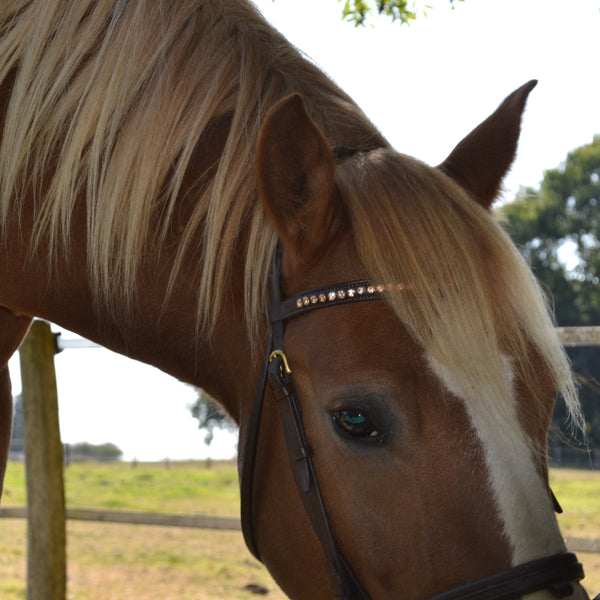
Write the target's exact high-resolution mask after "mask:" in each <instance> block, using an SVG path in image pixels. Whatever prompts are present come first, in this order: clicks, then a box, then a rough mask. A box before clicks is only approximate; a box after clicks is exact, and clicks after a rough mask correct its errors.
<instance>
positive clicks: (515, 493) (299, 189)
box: [252, 82, 586, 599]
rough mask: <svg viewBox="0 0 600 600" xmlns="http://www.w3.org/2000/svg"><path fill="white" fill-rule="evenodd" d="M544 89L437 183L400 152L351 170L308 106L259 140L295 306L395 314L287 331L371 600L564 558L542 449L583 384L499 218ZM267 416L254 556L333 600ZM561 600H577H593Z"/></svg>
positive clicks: (324, 487) (320, 460)
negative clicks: (356, 295) (353, 289)
mask: <svg viewBox="0 0 600 600" xmlns="http://www.w3.org/2000/svg"><path fill="white" fill-rule="evenodd" d="M534 86H535V82H530V83H529V84H527V85H525V86H523V87H522V88H520V89H519V90H517V91H516V92H514V93H513V94H512V95H511V96H509V97H508V98H507V99H506V100H505V101H504V103H503V104H502V105H501V106H500V107H499V108H498V110H497V111H496V112H495V113H494V114H493V115H492V116H491V117H490V118H488V119H487V120H486V121H485V122H484V123H482V124H481V125H480V126H479V127H478V128H477V129H475V130H474V131H473V132H472V133H471V134H469V135H468V136H467V137H466V138H465V139H464V140H463V141H462V142H461V143H460V144H459V145H458V146H457V147H456V148H455V149H454V150H453V152H452V153H451V154H450V156H449V157H448V159H447V160H446V161H445V162H444V163H443V164H442V165H440V166H439V167H437V168H431V167H428V166H426V165H424V164H422V163H420V162H418V161H416V160H414V159H412V158H408V157H406V156H402V155H400V154H397V153H395V152H394V151H392V150H390V149H387V148H372V149H358V150H356V151H354V152H346V153H344V158H343V160H341V161H337V162H336V159H335V152H332V149H331V147H330V144H329V143H328V141H327V139H326V138H325V136H324V135H323V134H322V133H321V131H320V129H319V128H318V127H317V125H316V124H315V123H314V122H313V120H312V119H311V117H310V115H309V113H308V111H307V109H306V106H305V104H304V102H303V101H302V99H301V98H300V97H299V96H298V95H294V96H291V97H288V98H286V99H284V100H283V101H281V102H280V103H279V104H278V105H276V106H275V107H274V108H273V109H272V111H271V112H270V114H269V115H268V117H267V119H266V121H265V123H264V125H263V128H262V132H261V136H260V140H259V146H258V187H259V194H260V197H261V199H262V202H263V205H264V209H265V211H266V213H267V215H268V217H269V219H270V221H271V223H272V226H273V228H274V229H275V231H276V232H277V236H278V239H279V244H280V247H281V291H282V296H283V297H292V298H293V297H296V296H297V295H298V294H300V295H299V296H297V298H298V299H297V302H298V303H299V305H301V304H302V303H303V302H305V303H310V302H313V301H314V302H315V303H317V302H318V300H317V299H316V298H317V297H316V296H315V297H314V299H311V297H310V295H309V296H307V297H306V298H307V299H303V297H302V292H303V290H311V289H312V290H314V289H321V288H323V286H328V285H333V284H335V283H336V282H351V281H356V280H370V281H372V282H373V285H374V286H375V287H377V286H379V287H378V289H379V291H380V293H381V297H382V301H378V302H360V303H348V304H345V303H340V304H339V305H336V306H335V307H333V308H328V309H327V310H314V311H310V312H308V313H307V314H302V315H301V316H299V317H297V318H292V319H290V320H289V322H288V323H287V324H286V329H285V338H284V343H283V345H284V346H285V352H286V359H287V360H286V365H285V366H286V368H287V367H288V366H289V367H290V368H291V371H292V372H293V378H294V382H295V386H296V388H297V395H298V398H299V399H300V401H299V403H300V405H301V409H300V410H301V418H302V421H303V426H304V428H305V431H306V438H307V448H308V450H305V451H303V453H304V454H307V453H310V455H311V457H312V458H311V460H312V463H313V465H314V471H315V473H316V479H318V485H319V487H320V491H321V494H322V499H323V504H324V507H325V510H326V512H327V516H328V520H329V523H330V527H331V531H332V532H333V536H334V537H335V542H336V544H337V546H338V547H339V549H340V554H341V555H343V557H344V559H345V562H347V563H348V564H349V565H350V566H351V569H352V571H353V573H354V574H355V576H356V578H357V579H358V581H360V582H361V584H362V587H363V591H364V593H365V596H366V597H372V598H378V599H379V598H399V597H402V598H415V599H420V598H430V597H433V596H435V595H436V594H442V593H443V592H446V591H447V590H451V589H453V588H456V587H457V586H461V585H463V584H465V583H467V582H471V581H474V580H479V579H482V578H487V577H489V576H493V575H494V574H496V573H498V572H504V571H508V572H510V573H511V574H512V573H513V571H511V569H512V568H513V567H516V566H518V565H522V564H523V563H529V562H531V561H535V560H537V559H543V558H544V557H548V556H554V555H560V554H561V553H563V552H564V551H565V547H564V542H563V540H562V537H561V536H560V533H559V530H558V526H557V524H556V520H555V517H554V510H553V502H552V496H551V491H550V489H549V485H548V468H547V463H546V458H545V450H546V435H547V431H548V428H549V426H550V421H551V415H552V408H553V405H554V401H555V398H556V394H557V392H558V391H559V389H560V390H561V391H562V392H563V393H564V394H565V397H566V398H567V400H568V401H569V402H572V403H573V404H572V406H575V405H574V401H573V400H572V399H573V390H572V387H571V385H572V384H571V383H570V376H569V374H568V365H567V363H566V361H565V358H564V355H563V353H562V350H561V348H560V345H559V343H558V341H557V340H556V338H555V337H554V333H553V330H552V324H551V322H550V319H549V318H548V315H547V313H546V309H545V306H544V303H543V300H542V298H541V295H540V292H539V290H538V288H537V287H536V285H535V284H534V283H533V281H532V278H531V277H530V274H529V271H528V269H527V267H526V266H525V265H524V263H523V262H522V260H521V259H520V258H519V256H518V253H517V251H516V250H515V248H514V247H513V246H512V244H511V243H510V241H509V240H508V238H507V237H506V235H505V234H504V233H503V231H502V230H501V229H500V227H499V226H498V224H497V223H496V222H495V220H494V218H493V215H492V212H491V205H492V202H493V200H494V199H495V197H496V195H497V193H498V190H499V189H500V185H501V181H502V178H503V176H504V175H505V173H506V171H507V170H508V168H509V167H510V165H511V163H512V161H513V159H514V155H515V151H516V146H517V140H518V137H519V131H520V123H521V115H522V112H523V109H524V106H525V102H526V99H527V96H528V94H529V92H530V91H531V90H532V89H533V87H534ZM333 288H334V289H335V286H333ZM323 289H325V288H323ZM266 406H267V407H268V408H265V410H264V414H263V417H262V424H261V428H262V431H268V435H267V434H263V435H265V436H266V437H267V439H266V440H262V441H261V443H260V444H259V460H258V462H257V465H256V471H255V474H254V481H255V484H254V491H253V501H254V514H253V517H252V518H253V519H254V526H255V531H256V544H257V549H258V551H259V552H260V556H261V559H262V560H263V561H264V562H265V563H266V565H267V566H268V568H269V570H270V571H271V573H272V574H273V575H274V576H275V578H276V580H277V581H278V583H279V584H280V585H281V586H282V588H283V589H284V590H285V591H286V593H288V594H289V595H290V597H294V598H296V597H297V598H308V597H310V598H321V597H323V598H325V597H330V594H331V592H330V590H329V586H328V583H327V577H326V573H327V571H328V567H327V565H326V564H325V563H326V559H325V556H324V554H323V551H322V550H320V549H319V543H318V540H317V537H316V535H315V533H314V532H313V530H312V528H311V526H310V523H309V518H308V517H307V516H306V514H305V513H304V511H303V510H302V507H301V504H300V499H299V496H298V492H297V491H296V488H295V486H294V484H293V478H292V472H291V470H290V467H289V464H288V459H287V453H286V452H285V450H284V449H283V447H284V445H285V443H284V432H283V431H282V426H281V424H280V423H279V417H278V410H277V407H276V402H275V401H272V402H271V401H267V404H266ZM574 410H576V409H575V408H574ZM293 460H302V458H298V457H296V458H294V457H292V461H293ZM330 562H331V561H330ZM308 574H310V576H308ZM565 585H566V586H567V588H566V589H567V591H566V592H565V591H564V589H563V593H564V594H565V597H567V596H568V597H572V598H585V597H586V595H585V592H583V590H582V588H580V587H579V585H578V584H577V583H576V582H573V583H572V584H571V583H568V582H567V583H566V584H565ZM545 587H547V586H545ZM514 589H515V590H516V589H521V588H514ZM526 589H527V588H523V590H526ZM488 593H489V594H491V592H489V591H488ZM517 593H519V596H520V595H521V593H520V592H517ZM536 594H537V595H535V597H536V598H539V599H542V598H548V599H549V598H551V597H554V596H552V595H551V594H550V592H548V591H537V592H536ZM523 595H524V596H525V592H523ZM341 597H355V596H352V595H351V594H349V595H347V596H341ZM356 597H359V596H356ZM451 597H456V598H459V597H466V594H463V595H460V594H459V595H456V596H451ZM468 597H471V596H468ZM473 597H482V598H484V597H485V598H493V597H495V596H493V595H485V594H484V595H483V596H473ZM511 597H512V596H511ZM527 597H533V596H527Z"/></svg>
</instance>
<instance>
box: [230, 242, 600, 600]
mask: <svg viewBox="0 0 600 600" xmlns="http://www.w3.org/2000/svg"><path fill="white" fill-rule="evenodd" d="M280 279H281V256H280V251H279V249H278V250H277V255H276V260H275V267H274V269H273V273H272V280H271V305H270V311H269V313H270V324H269V332H268V337H267V342H266V347H265V354H264V356H263V360H262V363H261V368H260V375H259V379H258V382H257V387H256V390H255V394H254V401H253V405H252V410H251V415H250V420H249V424H248V427H247V428H246V430H245V445H244V453H243V457H244V462H243V465H242V473H241V497H242V503H241V505H242V531H243V534H244V539H245V541H246V545H247V546H248V548H249V550H250V551H251V552H252V554H253V555H254V556H255V557H256V558H257V559H259V560H260V555H259V552H258V545H257V543H256V532H255V529H254V514H253V475H254V464H255V460H256V451H257V447H258V432H259V428H260V419H261V414H262V405H263V397H264V394H265V391H266V386H267V382H268V383H269V387H270V388H271V391H272V393H273V395H274V396H275V398H276V399H277V401H278V403H279V407H280V412H281V419H282V426H283V431H284V435H285V439H286V445H287V449H288V455H289V459H290V464H291V468H292V472H293V474H294V479H295V481H296V486H297V488H298V492H299V494H300V498H301V500H302V503H303V505H304V508H305V511H306V513H307V515H308V517H309V520H310V522H311V524H312V527H313V529H314V531H315V533H316V535H317V537H318V539H319V541H320V543H321V546H322V548H323V550H324V553H325V556H326V558H327V562H328V564H329V567H330V569H331V572H330V573H329V574H328V579H329V581H330V583H331V587H332V591H333V594H334V597H335V598H337V599H340V600H368V599H369V596H368V594H367V593H366V591H365V590H364V588H363V587H362V585H361V584H360V581H359V580H358V578H357V577H356V575H355V574H354V572H353V571H352V568H351V567H350V566H349V565H348V563H347V562H346V560H345V559H344V557H343V556H342V554H341V552H340V551H339V549H338V547H337V544H336V541H335V537H334V534H333V531H332V529H331V526H330V524H329V519H328V517H327V511H326V507H325V505H324V502H323V498H322V496H321V491H320V488H319V483H318V479H317V475H316V472H315V468H314V464H313V461H312V456H313V453H312V450H311V448H310V446H309V444H308V441H307V439H306V433H305V431H304V424H303V421H302V409H301V406H300V402H299V400H298V395H297V393H296V388H295V385H294V382H293V379H292V371H291V368H290V365H289V361H288V359H287V356H286V354H285V352H284V350H283V335H284V323H285V321H286V320H288V319H290V318H292V317H294V316H300V315H301V314H305V313H306V312H309V311H312V310H314V309H319V308H325V307H328V306H337V305H339V304H347V303H351V302H361V301H365V300H377V299H380V298H381V293H379V292H378V291H377V290H376V289H375V287H374V286H372V285H371V283H370V282H368V281H364V280H361V281H350V282H345V283H342V284H338V285H335V286H328V287H326V288H318V289H313V290H308V291H306V292H303V293H302V294H299V295H297V296H294V297H292V298H288V299H286V300H282V298H281V282H280ZM358 290H368V293H364V292H362V293H359V292H358ZM321 298H324V300H320V299H321ZM315 299H316V300H315ZM555 504H558V503H557V502H555ZM583 577H584V573H583V567H582V565H581V564H580V563H579V562H578V561H577V557H576V556H575V555H574V554H572V553H570V552H562V553H559V554H555V555H552V556H547V557H544V558H540V559H537V560H532V561H529V562H527V563H524V564H521V565H518V566H516V567H512V568H509V569H506V570H504V571H501V572H499V573H495V574H493V575H490V576H488V577H484V578H482V579H478V580H476V581H473V582H470V583H467V584H464V585H461V586H459V587H457V588H454V589H452V590H449V591H447V592H443V593H441V594H438V595H436V596H434V597H432V598H430V599H429V600H514V599H515V598H520V597H521V596H523V595H526V594H531V593H533V592H536V591H541V590H547V591H549V592H550V593H552V594H553V595H554V597H555V598H557V599H560V598H566V597H567V596H569V595H571V594H573V591H574V590H573V587H572V583H571V582H579V581H580V580H581V579H583ZM594 600H600V595H599V596H597V597H596V598H595V599H594Z"/></svg>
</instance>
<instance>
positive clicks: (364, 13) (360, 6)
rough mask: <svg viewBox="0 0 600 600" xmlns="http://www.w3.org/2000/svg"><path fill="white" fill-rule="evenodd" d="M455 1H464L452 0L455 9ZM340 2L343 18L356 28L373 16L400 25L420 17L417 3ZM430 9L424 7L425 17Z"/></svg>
mask: <svg viewBox="0 0 600 600" xmlns="http://www.w3.org/2000/svg"><path fill="white" fill-rule="evenodd" d="M455 1H458V2H463V1H464V0H450V4H451V5H452V8H454V2H455ZM338 2H344V8H343V10H342V18H343V19H344V20H346V21H349V22H351V23H354V26H355V27H359V26H364V25H365V24H366V22H367V20H368V18H369V17H370V16H372V15H373V14H379V15H385V16H387V17H390V18H391V19H392V21H399V22H400V24H406V23H410V21H414V20H415V19H416V18H417V15H418V11H417V8H416V2H414V1H413V2H411V6H410V7H409V2H408V0H338ZM430 8H433V7H432V6H430V5H425V6H424V7H423V14H424V15H425V16H427V14H426V12H425V9H430Z"/></svg>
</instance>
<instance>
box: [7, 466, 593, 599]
mask: <svg viewBox="0 0 600 600" xmlns="http://www.w3.org/2000/svg"><path fill="white" fill-rule="evenodd" d="M552 485H553V488H554V491H555V493H556V495H557V497H558V498H559V500H560V502H561V504H562V505H563V508H564V510H565V513H564V514H563V515H561V516H560V517H559V522H560V525H561V529H562V531H563V534H564V535H565V536H569V537H585V538H600V472H593V471H592V472H591V471H575V470H567V469H561V470H553V471H552ZM65 488H66V495H67V505H68V506H69V507H72V508H80V507H82V508H83V507H84V508H105V509H111V510H143V511H151V512H163V513H184V514H188V513H200V514H210V515H217V516H238V514H239V489H238V481H237V470H236V466H235V464H233V463H218V462H217V463H213V466H212V468H211V469H206V468H205V467H204V464H203V463H171V465H170V468H169V469H167V468H166V467H165V465H164V464H158V463H154V464H139V465H138V466H137V467H136V468H132V466H131V465H130V464H128V463H111V464H107V465H99V464H74V465H71V466H69V467H68V468H67V469H66V471H65ZM2 504H3V506H23V505H24V504H25V483H24V473H23V466H22V465H20V464H18V463H11V464H10V466H9V470H8V473H7V478H6V482H5V496H4V497H3V502H2ZM25 528H26V523H25V521H24V520H23V519H3V520H1V521H0V598H2V599H3V600H24V598H25V587H24V582H25V564H26V542H25V540H26V529H25ZM67 531H68V565H69V567H68V569H69V573H68V578H69V589H68V599H69V600H133V599H134V598H135V599H136V600H138V599H140V598H143V599H144V600H181V599H182V598H185V599H186V600H217V599H219V600H223V599H227V600H234V599H239V600H244V599H246V600H247V599H250V598H255V597H256V596H255V595H254V594H252V593H251V592H250V591H248V590H247V589H245V588H246V586H248V585H249V584H250V585H260V586H263V587H265V588H266V589H267V590H268V595H266V596H265V597H267V598H269V599H270V600H282V599H284V598H285V596H284V595H283V594H282V593H281V591H279V590H278V588H277V586H276V585H275V583H274V582H273V581H272V579H271V578H270V576H269V574H268V573H267V572H266V570H265V569H264V568H263V567H262V566H261V565H260V564H259V563H258V562H256V561H255V560H254V559H252V558H251V556H250V554H249V553H248V551H247V550H246V548H245V546H244V542H243V540H242V536H241V533H239V532H216V531H203V530H198V529H183V528H176V527H156V526H144V525H118V524H110V523H92V522H79V521H69V522H68V526H67ZM578 555H579V558H580V560H581V561H582V562H583V564H584V567H585V569H586V572H587V575H588V576H587V578H586V585H587V587H588V588H589V589H590V590H591V591H593V592H594V593H597V592H598V591H600V554H584V553H578Z"/></svg>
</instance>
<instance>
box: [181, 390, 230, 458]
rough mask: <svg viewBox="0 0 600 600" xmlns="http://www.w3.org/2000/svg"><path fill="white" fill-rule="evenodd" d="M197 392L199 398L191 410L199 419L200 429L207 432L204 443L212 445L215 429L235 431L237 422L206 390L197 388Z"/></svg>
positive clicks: (193, 415)
mask: <svg viewBox="0 0 600 600" xmlns="http://www.w3.org/2000/svg"><path fill="white" fill-rule="evenodd" d="M197 392H198V398H197V399H196V401H195V402H194V403H193V404H192V405H191V406H190V411H191V413H192V417H194V418H195V419H198V429H204V431H205V432H206V433H205V435H204V443H205V444H206V445H207V446H210V444H211V443H212V441H213V439H214V437H215V429H226V430H229V431H235V429H236V424H235V423H234V421H233V419H232V418H231V417H230V416H229V415H228V414H227V413H226V412H225V411H224V410H223V408H222V407H221V405H220V404H219V403H218V402H217V401H216V400H214V399H213V398H211V396H209V395H208V394H207V393H206V392H205V391H204V390H202V389H200V388H197Z"/></svg>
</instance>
